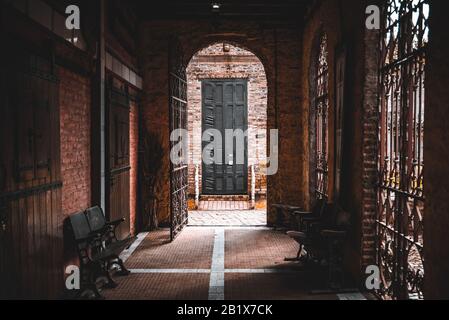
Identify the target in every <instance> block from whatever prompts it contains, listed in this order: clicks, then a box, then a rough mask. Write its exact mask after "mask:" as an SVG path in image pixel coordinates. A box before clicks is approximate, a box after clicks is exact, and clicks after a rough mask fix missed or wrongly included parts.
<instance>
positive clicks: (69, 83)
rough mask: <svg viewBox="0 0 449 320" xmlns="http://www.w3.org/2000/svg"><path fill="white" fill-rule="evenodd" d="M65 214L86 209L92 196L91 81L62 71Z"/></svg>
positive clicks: (62, 163)
mask: <svg viewBox="0 0 449 320" xmlns="http://www.w3.org/2000/svg"><path fill="white" fill-rule="evenodd" d="M59 77H60V81H61V82H60V93H59V101H60V118H61V129H60V132H61V173H62V182H63V184H64V185H63V189H62V211H63V214H64V216H68V215H70V214H72V213H75V212H78V211H82V210H85V209H86V208H88V207H89V205H90V203H91V197H90V188H91V186H90V183H91V179H90V167H91V162H90V161H91V160H90V104H91V95H90V93H91V91H90V90H91V89H90V80H89V79H88V78H85V77H83V76H80V75H77V74H75V73H73V72H71V71H68V70H65V69H63V68H60V70H59Z"/></svg>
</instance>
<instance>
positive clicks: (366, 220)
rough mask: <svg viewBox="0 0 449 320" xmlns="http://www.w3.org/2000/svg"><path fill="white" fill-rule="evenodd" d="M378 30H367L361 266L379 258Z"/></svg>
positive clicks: (372, 262)
mask: <svg viewBox="0 0 449 320" xmlns="http://www.w3.org/2000/svg"><path fill="white" fill-rule="evenodd" d="M378 39H379V33H378V32H377V31H370V30H367V31H366V32H365V57H364V59H365V83H364V87H363V96H364V97H363V99H364V101H363V115H362V122H363V138H362V139H363V141H362V161H363V167H362V186H363V191H362V248H361V251H362V267H363V268H365V267H366V266H368V265H371V264H375V262H376V222H375V220H376V216H377V183H378V166H377V161H378V145H379V143H378V130H379V129H378V128H379V112H378V61H379V57H378V52H379V50H378V41H379V40H378Z"/></svg>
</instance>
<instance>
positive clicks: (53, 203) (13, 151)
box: [0, 49, 64, 299]
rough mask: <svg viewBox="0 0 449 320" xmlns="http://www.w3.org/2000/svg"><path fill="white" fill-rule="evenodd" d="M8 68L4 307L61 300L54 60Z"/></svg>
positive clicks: (35, 59) (0, 224) (1, 138)
mask: <svg viewBox="0 0 449 320" xmlns="http://www.w3.org/2000/svg"><path fill="white" fill-rule="evenodd" d="M6 55H7V57H6V59H5V60H3V62H4V63H3V66H2V76H1V80H2V83H1V97H0V99H1V106H2V108H1V116H0V130H1V134H0V150H1V153H0V299H1V298H56V297H57V296H58V295H59V293H60V292H61V289H62V286H63V284H64V282H63V275H62V257H63V252H62V243H63V241H62V218H61V187H62V183H61V181H60V179H61V178H60V171H61V169H60V151H59V150H60V140H59V136H60V133H59V97H58V88H59V85H58V78H57V77H56V68H55V66H54V65H53V64H52V63H51V62H50V61H51V59H50V58H49V57H48V56H39V55H36V54H32V53H29V52H27V51H25V50H19V49H17V50H12V49H11V51H10V52H8V53H7V54H6Z"/></svg>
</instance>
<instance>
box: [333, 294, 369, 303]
mask: <svg viewBox="0 0 449 320" xmlns="http://www.w3.org/2000/svg"><path fill="white" fill-rule="evenodd" d="M337 296H338V299H340V300H357V301H363V300H368V299H366V297H365V296H364V295H363V294H361V293H360V292H355V293H340V294H337Z"/></svg>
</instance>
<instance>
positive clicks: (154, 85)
mask: <svg viewBox="0 0 449 320" xmlns="http://www.w3.org/2000/svg"><path fill="white" fill-rule="evenodd" d="M167 26H170V27H169V28H168V27H167ZM142 30H143V31H142V34H143V35H145V36H144V37H142V43H141V47H142V50H141V52H142V55H141V61H142V66H143V69H144V70H146V71H144V79H146V80H147V81H144V83H145V84H146V88H145V90H144V91H145V96H144V98H143V105H144V106H143V108H142V109H143V115H142V116H143V117H142V118H143V119H142V120H143V122H144V124H145V127H146V128H147V129H148V131H149V132H150V133H154V135H155V136H157V137H158V139H159V143H160V144H161V146H162V149H163V150H165V151H164V154H166V155H167V156H166V157H165V156H164V159H163V164H162V166H161V170H159V171H158V172H157V175H158V177H157V178H156V179H155V180H156V182H157V183H158V184H159V186H158V188H157V190H158V198H159V200H158V201H159V208H158V212H159V221H164V220H166V218H167V217H168V213H169V201H168V199H169V186H168V184H167V183H166V182H167V181H169V180H168V172H169V170H168V166H169V157H168V155H169V151H168V149H169V147H168V143H167V142H166V141H169V132H168V130H166V129H161V123H165V122H167V123H168V113H166V111H165V109H166V108H165V107H164V106H165V105H167V101H168V97H167V92H168V87H166V82H167V76H168V72H167V69H166V68H165V66H166V65H167V64H168V63H167V57H166V53H167V48H168V39H169V38H170V37H171V36H173V35H176V37H177V38H178V39H179V41H180V44H181V45H182V48H183V52H184V57H183V59H184V62H185V63H188V62H189V61H190V59H191V57H193V55H194V54H195V53H196V52H198V51H199V50H201V49H202V48H205V47H207V46H209V45H210V44H212V43H217V42H223V41H224V42H227V43H230V44H237V45H238V46H239V47H242V48H244V49H247V50H248V51H250V52H252V53H254V54H255V55H256V56H257V57H258V58H259V60H260V61H261V62H262V64H263V65H264V68H265V73H266V77H267V87H268V90H267V130H271V129H278V130H279V141H282V144H281V145H280V146H279V170H278V173H277V174H276V175H273V176H269V177H267V186H268V189H269V190H271V191H270V192H269V194H268V199H267V206H268V209H269V212H268V225H273V224H274V222H275V212H274V211H273V210H271V208H270V205H271V204H274V203H280V202H285V203H291V204H293V205H298V206H302V207H307V204H306V203H305V199H306V198H308V196H307V195H306V192H307V191H306V190H307V189H308V187H307V181H308V179H306V178H305V177H304V175H305V174H306V173H307V170H305V168H304V166H305V164H304V163H303V162H298V160H297V159H298V158H297V157H298V153H301V152H304V150H305V149H304V143H303V135H304V134H305V131H304V126H303V122H304V120H303V118H302V117H303V110H302V108H301V97H300V94H299V90H298V88H300V86H301V60H300V59H297V58H296V57H298V56H299V55H300V52H301V43H300V42H299V41H298V37H299V33H298V32H299V31H298V30H297V29H293V30H291V29H289V28H288V27H286V26H281V27H276V26H268V27H265V26H262V25H261V24H260V23H257V22H245V23H242V22H241V21H228V22H223V23H222V24H219V25H217V24H213V23H211V22H210V21H208V20H204V21H201V22H198V21H157V22H146V23H145V24H144V25H143V29H142ZM146 30H152V32H151V33H149V32H147V31H146ZM152 79H157V81H152ZM281 86H282V90H281V88H280V87H281Z"/></svg>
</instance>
